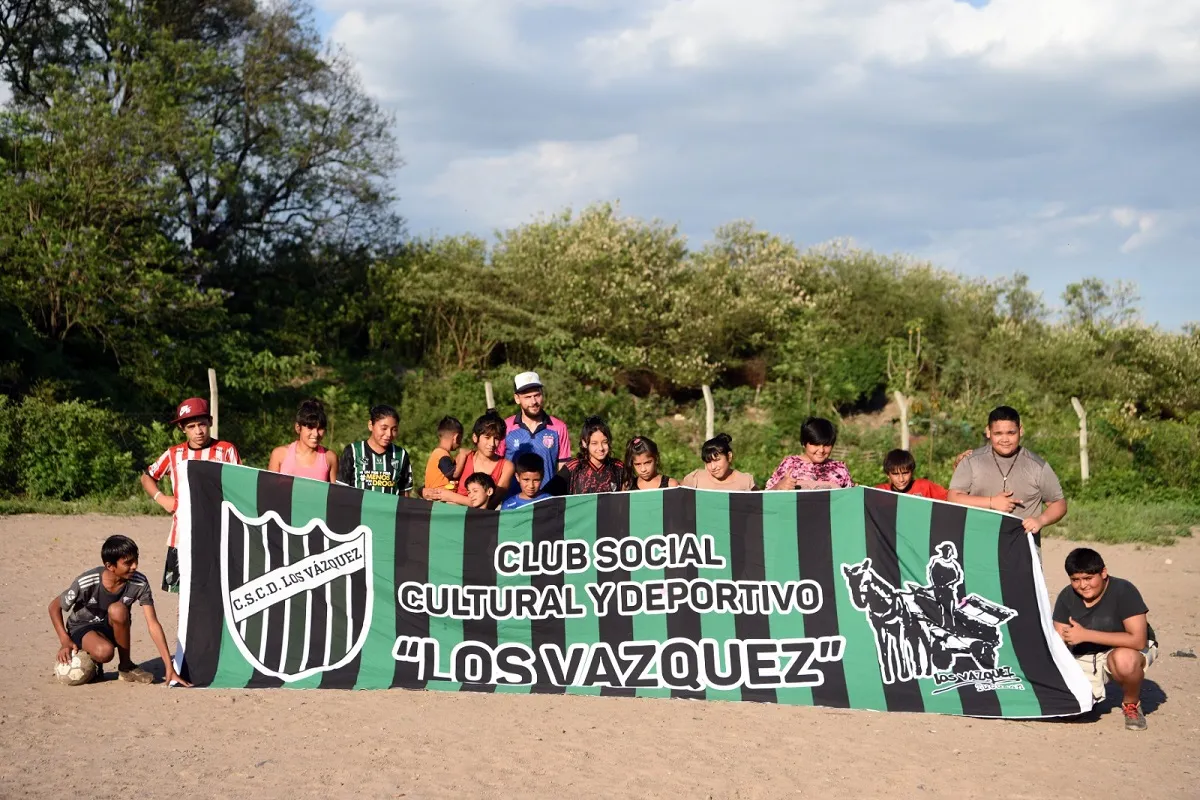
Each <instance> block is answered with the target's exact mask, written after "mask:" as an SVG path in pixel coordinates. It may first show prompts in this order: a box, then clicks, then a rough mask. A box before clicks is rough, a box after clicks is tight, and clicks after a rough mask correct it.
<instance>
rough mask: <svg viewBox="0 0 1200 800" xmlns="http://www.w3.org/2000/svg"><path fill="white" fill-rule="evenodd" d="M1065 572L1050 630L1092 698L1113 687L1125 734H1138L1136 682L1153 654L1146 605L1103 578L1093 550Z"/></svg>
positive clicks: (1125, 585)
mask: <svg viewBox="0 0 1200 800" xmlns="http://www.w3.org/2000/svg"><path fill="white" fill-rule="evenodd" d="M1065 566H1066V570H1067V577H1069V578H1070V579H1071V585H1070V586H1067V587H1064V588H1063V590H1062V592H1060V593H1059V595H1058V601H1057V602H1056V603H1055V604H1054V629H1055V630H1056V631H1058V635H1059V636H1061V637H1062V638H1063V641H1064V642H1066V643H1067V645H1068V646H1069V647H1070V648H1071V655H1073V656H1075V661H1076V662H1077V663H1078V664H1079V666H1080V667H1081V668H1082V669H1083V672H1084V674H1085V675H1087V677H1088V680H1089V681H1090V682H1091V684H1092V698H1093V699H1094V700H1103V699H1104V684H1105V682H1106V681H1112V682H1114V683H1116V684H1118V685H1119V686H1120V687H1121V692H1122V694H1123V697H1122V698H1121V711H1122V713H1123V714H1124V716H1125V728H1126V729H1127V730H1131V731H1144V730H1146V715H1145V714H1143V713H1142V703H1141V693H1142V680H1143V678H1145V676H1146V668H1147V667H1149V666H1150V665H1151V664H1153V663H1154V657H1155V656H1156V655H1157V654H1158V644H1157V642H1156V641H1155V639H1154V629H1153V628H1151V627H1150V623H1149V622H1147V621H1146V614H1147V611H1148V609H1147V608H1146V603H1145V601H1144V600H1142V595H1141V593H1140V592H1139V591H1138V590H1137V587H1136V586H1134V585H1133V584H1132V583H1130V582H1129V581H1127V580H1124V579H1123V578H1117V577H1115V576H1112V575H1109V574H1108V569H1107V568H1106V567H1105V566H1104V559H1103V558H1102V557H1101V556H1100V554H1099V553H1097V552H1096V551H1095V550H1091V549H1089V548H1087V547H1080V548H1076V549H1075V550H1072V551H1071V552H1070V553H1068V554H1067V561H1066V565H1065Z"/></svg>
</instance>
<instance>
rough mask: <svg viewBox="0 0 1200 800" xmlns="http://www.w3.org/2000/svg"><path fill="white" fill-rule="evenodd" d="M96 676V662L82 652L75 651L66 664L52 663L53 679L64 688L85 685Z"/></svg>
mask: <svg viewBox="0 0 1200 800" xmlns="http://www.w3.org/2000/svg"><path fill="white" fill-rule="evenodd" d="M95 675H96V662H95V661H92V657H91V656H89V655H88V654H87V652H86V651H84V650H76V651H75V655H73V656H71V660H70V661H68V662H67V663H66V664H62V663H59V662H58V661H55V662H54V677H55V678H56V679H57V680H58V682H59V683H61V684H63V685H65V686H78V685H79V684H81V683H87V682H88V681H90V680H91V679H92V678H94V677H95Z"/></svg>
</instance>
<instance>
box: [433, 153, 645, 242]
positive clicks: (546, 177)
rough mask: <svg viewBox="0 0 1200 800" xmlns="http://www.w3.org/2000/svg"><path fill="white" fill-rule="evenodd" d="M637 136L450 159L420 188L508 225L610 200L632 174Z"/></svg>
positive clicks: (466, 210) (465, 211)
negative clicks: (564, 209)
mask: <svg viewBox="0 0 1200 800" xmlns="http://www.w3.org/2000/svg"><path fill="white" fill-rule="evenodd" d="M637 155H638V138H637V136H634V135H631V134H624V135H620V136H614V137H612V138H611V139H604V140H601V141H594V142H537V143H536V144H533V145H531V146H529V147H523V148H521V149H519V150H517V151H515V152H512V153H507V154H504V155H491V156H466V157H462V158H456V159H454V160H453V161H451V162H450V163H449V164H448V165H447V167H446V169H445V170H444V171H443V172H442V173H441V174H440V175H438V176H437V177H436V178H435V179H434V180H433V181H432V182H431V183H430V184H429V185H428V187H427V188H426V189H425V193H426V194H427V195H428V196H430V197H433V198H440V199H443V200H445V201H446V202H448V203H449V204H451V205H452V206H453V207H454V208H456V209H460V210H461V212H462V213H463V214H464V215H467V216H469V217H471V218H473V219H475V220H477V221H479V222H481V223H484V224H487V225H499V226H512V225H519V224H521V223H524V222H528V221H529V220H530V219H531V218H532V217H534V216H536V215H538V214H542V213H554V212H557V211H559V210H561V209H562V208H565V207H568V206H570V207H574V208H580V207H583V206H586V205H589V204H591V203H594V202H598V201H602V200H606V199H610V198H612V197H614V196H615V195H617V194H619V193H620V191H621V190H622V189H623V188H626V187H627V186H628V182H629V180H630V179H631V178H632V176H633V175H634V166H635V161H636V158H637Z"/></svg>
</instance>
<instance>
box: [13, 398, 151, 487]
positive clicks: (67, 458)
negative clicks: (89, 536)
mask: <svg viewBox="0 0 1200 800" xmlns="http://www.w3.org/2000/svg"><path fill="white" fill-rule="evenodd" d="M17 417H18V421H19V426H20V441H21V447H20V455H19V456H18V458H17V469H18V471H19V482H18V484H19V486H20V487H21V489H22V490H23V491H24V492H25V493H26V494H27V495H29V496H31V497H44V498H52V499H58V500H69V499H73V498H78V497H84V496H88V495H92V496H98V497H107V496H111V495H113V494H114V493H115V492H117V491H119V490H121V489H126V490H127V489H128V488H129V482H130V480H131V479H132V477H133V475H134V467H133V455H132V454H131V453H130V452H129V451H128V450H123V449H121V446H120V444H118V442H119V441H120V440H121V439H122V437H123V435H124V434H125V431H124V428H125V427H126V426H125V424H124V423H123V421H122V419H121V417H120V416H119V415H117V414H116V413H114V412H112V411H108V410H105V409H101V408H97V407H96V406H95V405H93V404H91V403H87V402H83V401H79V400H71V401H69V402H66V403H56V402H53V401H51V400H47V399H44V398H41V397H36V396H33V395H31V396H29V397H26V398H25V400H24V401H23V402H22V403H21V406H20V409H19V411H18V414H17Z"/></svg>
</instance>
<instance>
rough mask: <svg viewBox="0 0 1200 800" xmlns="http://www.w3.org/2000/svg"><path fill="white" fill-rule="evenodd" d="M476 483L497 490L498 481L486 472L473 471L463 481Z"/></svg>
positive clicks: (470, 484) (472, 484)
mask: <svg viewBox="0 0 1200 800" xmlns="http://www.w3.org/2000/svg"><path fill="white" fill-rule="evenodd" d="M538 460H539V461H540V460H541V459H538ZM475 484H479V485H480V486H482V487H483V488H484V489H491V490H492V491H493V492H494V491H496V482H495V481H494V480H492V476H491V475H488V474H487V473H486V472H472V473H471V474H470V475H469V476H467V480H466V481H465V482H464V483H463V485H464V486H474V485H475Z"/></svg>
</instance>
